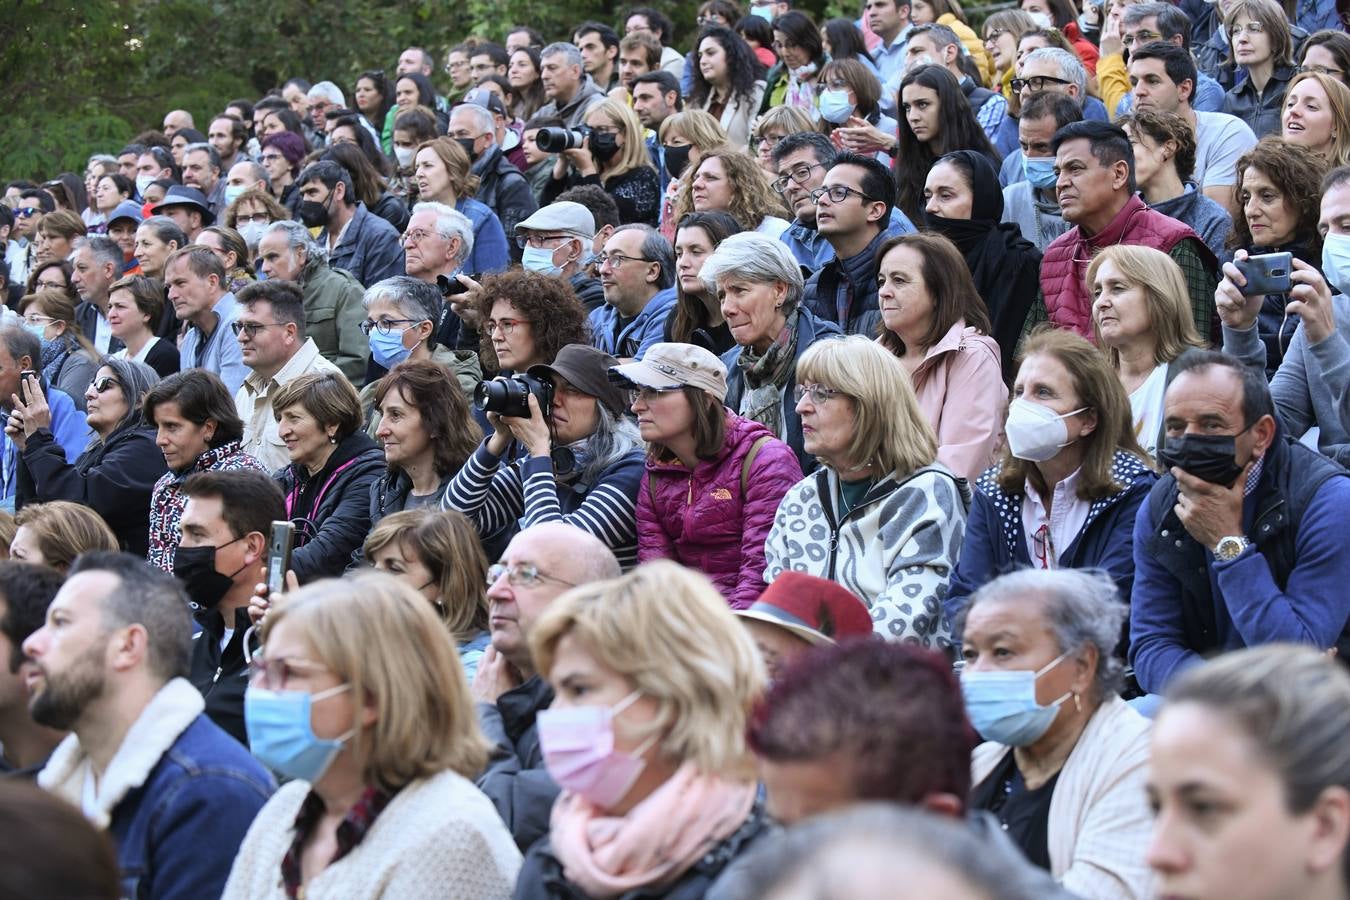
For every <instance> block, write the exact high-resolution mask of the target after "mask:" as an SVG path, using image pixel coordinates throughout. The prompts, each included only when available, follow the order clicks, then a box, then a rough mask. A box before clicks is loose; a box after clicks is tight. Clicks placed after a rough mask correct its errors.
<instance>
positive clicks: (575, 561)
mask: <svg viewBox="0 0 1350 900" xmlns="http://www.w3.org/2000/svg"><path fill="white" fill-rule="evenodd" d="M522 538H524V539H525V540H526V541H528V542H529V544H530V545H531V546H532V547H536V548H538V549H540V550H543V551H544V552H545V553H546V554H547V556H548V557H549V561H550V562H551V563H553V564H554V567H556V569H557V570H558V571H559V576H560V577H562V578H566V579H567V580H568V581H570V582H572V583H573V584H585V583H587V582H589V581H603V580H605V579H606V578H618V577H619V574H620V569H619V561H618V560H617V559H615V558H614V552H613V551H612V550H610V549H609V548H608V547H606V546H605V543H604V541H602V540H600V539H599V538H597V537H596V536H595V535H593V534H591V533H590V532H587V531H582V530H581V529H580V528H577V527H576V526H575V525H565V524H563V523H562V522H544V523H542V524H540V525H534V526H532V527H530V528H526V529H525V530H524V531H522V532H521V533H520V534H518V535H516V537H515V539H514V540H512V541H511V546H513V547H514V546H515V545H516V541H519V540H521V539H522ZM562 572H567V573H568V574H566V575H563V574H562Z"/></svg>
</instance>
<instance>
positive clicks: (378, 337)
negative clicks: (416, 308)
mask: <svg viewBox="0 0 1350 900" xmlns="http://www.w3.org/2000/svg"><path fill="white" fill-rule="evenodd" d="M406 330H407V329H406V328H404V329H400V330H398V331H391V332H389V333H388V334H385V333H384V332H382V331H380V329H378V328H372V329H370V356H371V358H372V359H374V360H375V362H377V363H379V364H380V365H382V366H384V367H385V368H386V369H392V368H393V367H394V366H396V365H398V364H399V363H401V362H403V361H404V360H405V359H407V358H408V357H409V356H412V350H410V349H408V348H407V347H405V346H403V332H404V331H406Z"/></svg>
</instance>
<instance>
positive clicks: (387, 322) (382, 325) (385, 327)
mask: <svg viewBox="0 0 1350 900" xmlns="http://www.w3.org/2000/svg"><path fill="white" fill-rule="evenodd" d="M418 321H419V320H417V319H381V320H380V321H378V322H372V321H370V320H369V319H366V320H365V321H364V322H362V323H361V326H360V327H361V333H362V334H364V335H367V336H369V334H370V331H371V329H372V328H373V329H375V330H376V331H378V332H379V333H380V334H389V333H390V332H391V331H393V330H394V326H395V325H416V324H417V322H418Z"/></svg>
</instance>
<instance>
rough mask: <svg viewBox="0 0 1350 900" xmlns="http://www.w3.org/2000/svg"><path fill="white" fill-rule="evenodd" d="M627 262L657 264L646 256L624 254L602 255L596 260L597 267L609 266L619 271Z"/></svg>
mask: <svg viewBox="0 0 1350 900" xmlns="http://www.w3.org/2000/svg"><path fill="white" fill-rule="evenodd" d="M626 262H644V263H649V262H656V260H654V259H647V257H645V256H624V255H623V254H622V253H601V254H600V255H599V256H597V257H596V258H595V264H596V265H597V266H604V265H606V264H608V265H609V266H610V268H612V269H614V270H615V271H618V269H619V267H620V266H622V265H623V264H624V263H626Z"/></svg>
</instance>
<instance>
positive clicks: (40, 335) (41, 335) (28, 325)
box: [23, 322, 47, 344]
mask: <svg viewBox="0 0 1350 900" xmlns="http://www.w3.org/2000/svg"><path fill="white" fill-rule="evenodd" d="M23 327H24V329H25V330H27V331H28V333H29V334H31V335H33V337H35V338H37V339H38V340H39V341H42V342H43V343H44V344H45V343H47V337H46V335H47V326H46V325H34V324H33V323H32V322H24V323H23Z"/></svg>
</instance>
